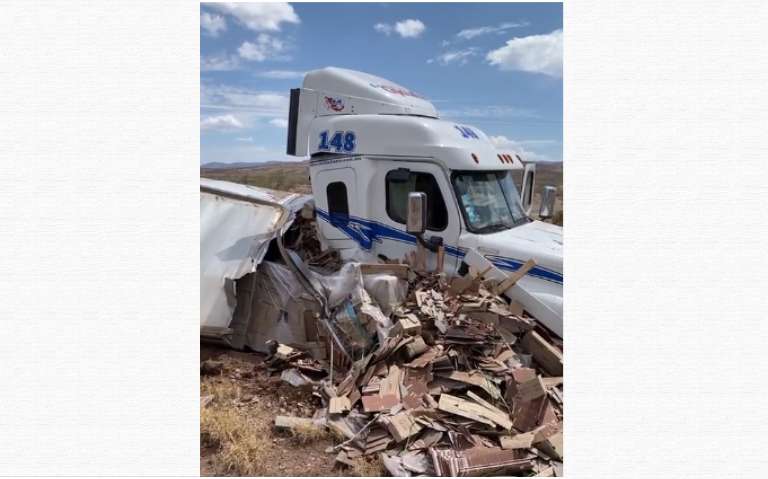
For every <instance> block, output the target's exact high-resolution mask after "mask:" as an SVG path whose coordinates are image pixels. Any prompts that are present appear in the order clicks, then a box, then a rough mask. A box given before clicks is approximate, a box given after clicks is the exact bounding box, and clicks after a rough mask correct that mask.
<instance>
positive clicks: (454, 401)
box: [437, 393, 496, 426]
mask: <svg viewBox="0 0 768 479" xmlns="http://www.w3.org/2000/svg"><path fill="white" fill-rule="evenodd" d="M437 408H438V409H440V410H441V411H445V412H448V413H451V414H456V415H457V416H461V417H465V418H467V419H472V420H473V421H477V422H480V423H483V424H487V425H488V426H495V425H496V423H494V422H493V421H491V420H490V419H488V418H486V417H485V416H483V415H482V413H483V412H485V411H486V409H485V408H484V407H482V406H480V405H478V404H475V405H473V403H470V402H469V401H465V400H464V399H461V398H457V397H456V396H451V395H450V394H445V393H443V394H441V395H440V401H439V402H438V403H437ZM478 410H479V412H478Z"/></svg>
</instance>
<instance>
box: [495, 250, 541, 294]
mask: <svg viewBox="0 0 768 479" xmlns="http://www.w3.org/2000/svg"><path fill="white" fill-rule="evenodd" d="M534 266H536V260H534V259H529V260H528V261H526V262H525V263H524V264H523V265H522V266H520V267H519V268H518V269H517V270H515V271H514V272H513V273H512V274H510V275H509V276H507V277H506V279H504V280H503V281H502V282H501V283H499V284H498V285H497V286H496V288H494V290H493V294H495V295H496V296H498V295H500V294H501V293H503V292H504V291H506V290H508V289H509V288H511V287H512V286H514V285H515V283H517V282H518V281H520V280H521V279H522V278H523V276H525V275H526V274H527V273H528V271H530V270H531V269H533V267H534Z"/></svg>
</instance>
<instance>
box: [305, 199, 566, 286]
mask: <svg viewBox="0 0 768 479" xmlns="http://www.w3.org/2000/svg"><path fill="white" fill-rule="evenodd" d="M316 211H317V215H318V216H319V217H320V219H322V220H323V221H325V222H327V223H328V224H330V225H331V226H333V227H335V228H337V229H339V230H340V231H342V232H343V233H344V234H345V235H347V236H349V238H350V239H352V240H354V241H355V242H356V243H357V244H359V245H360V247H362V248H363V249H365V250H370V249H371V247H372V246H373V242H374V241H378V240H382V239H389V240H394V241H400V242H401V243H407V244H413V245H415V244H416V236H414V235H412V234H410V233H406V232H405V231H401V230H398V229H396V228H392V227H391V226H388V225H385V224H382V223H379V222H377V221H372V220H369V219H365V218H358V217H355V216H346V215H339V214H329V213H328V212H327V211H324V210H321V209H320V208H316ZM445 253H446V254H448V255H450V256H453V257H456V258H458V259H462V258H464V255H465V254H466V249H465V248H459V247H457V246H451V245H445ZM486 258H487V259H488V260H489V261H490V262H492V263H493V264H494V265H495V266H496V267H497V268H500V269H503V270H507V271H516V270H517V269H518V268H520V266H522V265H523V264H524V263H525V261H521V260H519V259H514V258H507V257H504V256H493V255H487V256H486ZM527 275H528V276H532V277H534V278H538V279H543V280H545V281H551V282H553V283H558V284H563V275H562V274H561V273H558V272H557V271H554V270H551V269H548V268H544V267H541V266H534V267H533V268H531V270H530V271H528V273H527Z"/></svg>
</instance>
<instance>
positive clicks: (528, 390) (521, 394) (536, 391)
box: [515, 376, 547, 401]
mask: <svg viewBox="0 0 768 479" xmlns="http://www.w3.org/2000/svg"><path fill="white" fill-rule="evenodd" d="M546 394H547V390H546V388H545V387H544V383H543V382H542V380H541V377H539V376H534V377H532V378H530V379H528V380H527V381H525V382H523V383H520V384H518V385H517V394H515V400H520V401H531V400H533V399H536V398H538V397H541V396H544V395H546Z"/></svg>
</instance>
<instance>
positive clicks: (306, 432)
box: [291, 425, 331, 444]
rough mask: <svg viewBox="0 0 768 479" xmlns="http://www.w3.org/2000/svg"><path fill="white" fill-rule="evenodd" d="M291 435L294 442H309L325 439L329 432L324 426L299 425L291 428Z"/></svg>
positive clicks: (329, 435)
mask: <svg viewBox="0 0 768 479" xmlns="http://www.w3.org/2000/svg"><path fill="white" fill-rule="evenodd" d="M291 436H292V437H293V441H294V442H295V443H296V444H311V443H314V442H317V441H319V440H321V439H327V438H329V437H331V434H330V433H329V432H328V430H327V429H326V428H324V427H312V426H304V425H299V426H297V427H294V428H293V429H292V430H291Z"/></svg>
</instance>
